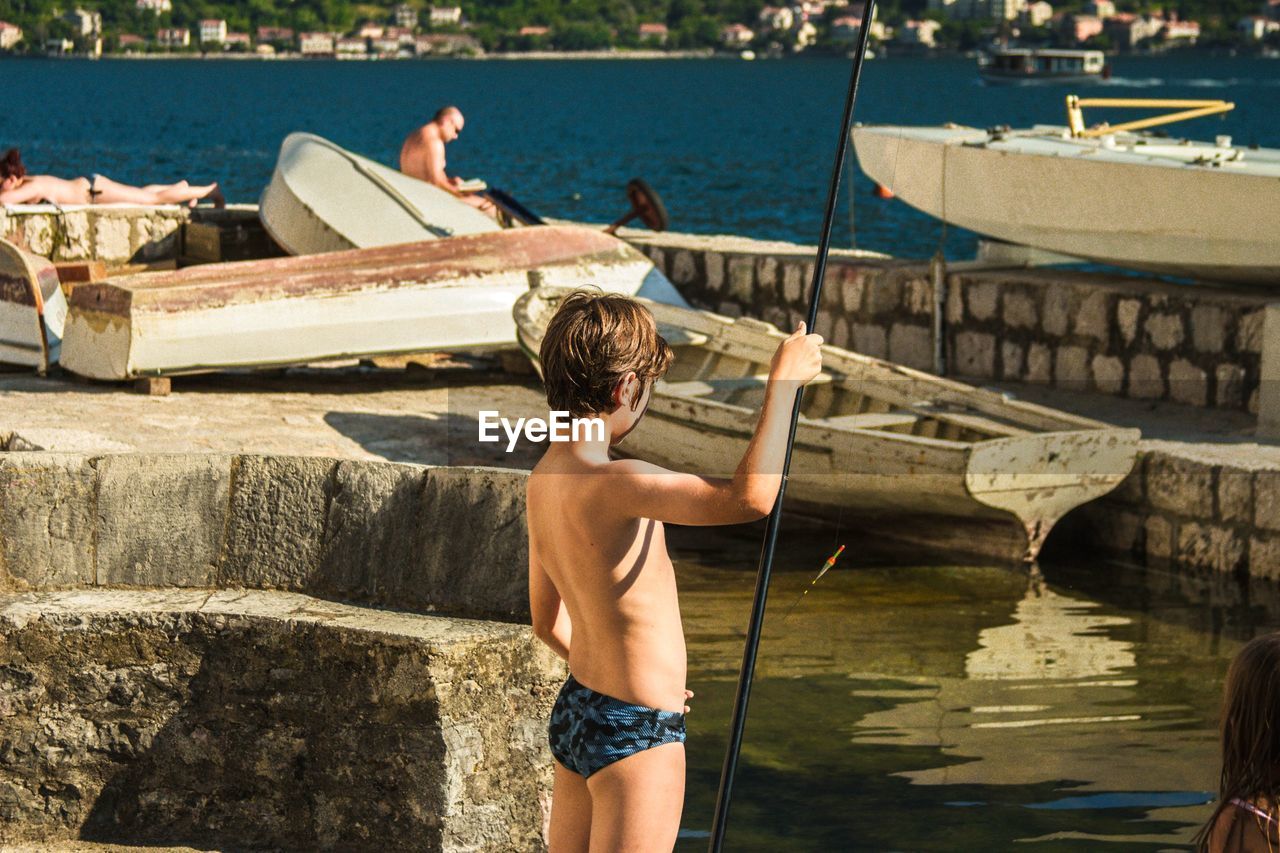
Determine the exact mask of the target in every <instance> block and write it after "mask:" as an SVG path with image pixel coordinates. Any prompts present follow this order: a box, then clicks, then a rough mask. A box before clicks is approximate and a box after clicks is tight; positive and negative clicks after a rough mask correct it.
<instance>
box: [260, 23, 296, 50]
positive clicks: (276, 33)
mask: <svg viewBox="0 0 1280 853" xmlns="http://www.w3.org/2000/svg"><path fill="white" fill-rule="evenodd" d="M258 44H273V45H277V46H283V45H289V44H293V30H292V29H291V28H289V27H258Z"/></svg>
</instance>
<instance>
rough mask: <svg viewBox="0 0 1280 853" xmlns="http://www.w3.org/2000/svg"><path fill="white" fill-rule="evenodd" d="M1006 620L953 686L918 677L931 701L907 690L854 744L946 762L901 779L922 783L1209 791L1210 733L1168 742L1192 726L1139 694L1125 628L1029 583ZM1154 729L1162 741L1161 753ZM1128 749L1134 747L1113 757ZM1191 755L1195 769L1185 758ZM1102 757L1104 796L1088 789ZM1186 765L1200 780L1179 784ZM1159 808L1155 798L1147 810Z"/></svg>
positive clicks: (986, 632)
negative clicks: (926, 753)
mask: <svg viewBox="0 0 1280 853" xmlns="http://www.w3.org/2000/svg"><path fill="white" fill-rule="evenodd" d="M1011 618H1012V620H1013V621H1012V622H1010V623H1009V624H1005V625H998V626H992V627H987V628H984V629H982V630H981V632H980V633H979V635H978V638H977V645H978V647H977V648H976V649H974V650H972V651H970V652H969V653H968V654H967V655H966V657H965V661H964V674H963V677H954V676H953V677H941V678H938V679H936V680H934V679H930V681H931V682H932V683H934V684H936V693H934V694H933V695H931V696H929V698H928V699H925V700H923V701H910V699H912V698H917V697H919V695H920V693H919V692H918V691H910V692H906V693H904V694H902V696H903V698H904V699H906V700H908V701H905V702H904V703H903V704H900V705H897V706H896V707H894V708H892V709H890V710H887V711H879V712H874V713H871V714H868V715H867V716H865V717H864V718H863V719H862V720H861V721H860V722H859V723H858V726H857V729H858V732H857V733H856V734H855V735H854V741H855V743H881V744H894V745H903V744H912V745H921V746H931V747H936V748H939V749H941V750H942V752H943V754H945V755H947V756H951V757H953V758H954V759H956V760H955V761H953V762H949V763H948V764H947V765H946V766H943V767H936V768H932V769H927V770H919V771H909V772H907V773H905V774H903V775H906V776H908V777H909V778H910V779H911V780H912V781H913V782H914V783H916V784H923V785H941V784H949V785H955V784H975V785H978V784H980V785H1030V784H1035V783H1039V782H1045V781H1060V782H1064V783H1067V782H1070V783H1076V784H1080V783H1085V784H1086V788H1085V789H1084V790H1085V791H1088V790H1090V789H1093V790H1129V791H1149V792H1161V791H1169V792H1173V791H1177V792H1183V793H1184V794H1185V793H1186V792H1199V791H1205V790H1208V789H1209V788H1210V787H1211V782H1212V773H1213V770H1212V768H1213V767H1214V766H1216V765H1215V761H1216V756H1215V753H1216V743H1215V740H1214V738H1213V735H1212V733H1211V732H1209V731H1195V732H1194V733H1187V732H1181V733H1179V732H1177V731H1176V730H1177V729H1178V728H1179V727H1180V726H1187V724H1188V723H1194V724H1199V723H1200V721H1199V720H1198V718H1196V717H1194V716H1192V715H1191V712H1190V709H1189V708H1188V707H1186V706H1185V705H1182V704H1174V705H1164V706H1160V705H1157V704H1155V703H1153V702H1152V701H1151V699H1150V697H1147V696H1143V695H1142V693H1141V691H1140V682H1139V679H1138V678H1137V677H1136V672H1135V670H1136V667H1137V660H1136V658H1135V655H1134V646H1133V644H1132V643H1131V642H1130V641H1128V640H1125V639H1120V638H1118V637H1117V636H1116V633H1117V632H1120V631H1123V630H1124V629H1126V628H1127V627H1128V626H1129V625H1130V624H1131V620H1130V619H1129V618H1127V617H1124V616H1117V615H1111V614H1108V613H1106V612H1104V610H1103V608H1102V607H1101V605H1099V604H1097V603H1096V602H1092V601H1087V600H1081V599H1075V598H1070V597H1068V596H1066V595H1063V594H1061V593H1058V592H1055V591H1054V590H1052V589H1049V588H1047V587H1045V586H1044V585H1043V584H1042V583H1041V582H1039V581H1038V579H1033V580H1032V582H1031V583H1030V584H1029V585H1028V589H1027V592H1026V594H1025V596H1024V597H1023V598H1022V600H1021V601H1019V602H1018V604H1017V605H1016V606H1015V608H1014V610H1013V613H1012V615H1011ZM922 686H924V685H922ZM1135 730H1141V731H1142V732H1143V734H1142V735H1134V734H1133V732H1134V731H1135ZM1166 731H1167V732H1169V734H1168V738H1169V742H1168V744H1167V745H1166V746H1165V747H1161V746H1159V743H1160V741H1161V740H1163V739H1164V736H1162V735H1161V734H1160V733H1161V732H1166ZM1135 741H1141V742H1144V743H1145V744H1146V746H1145V747H1144V748H1129V749H1123V748H1121V747H1122V746H1126V745H1129V744H1131V743H1133V742H1135ZM1175 742H1176V745H1177V748H1176V749H1175V748H1174V743H1175ZM1192 752H1194V753H1201V754H1202V760H1200V761H1197V760H1196V759H1192V758H1189V753H1192ZM1104 755H1105V756H1107V762H1108V764H1107V768H1106V778H1107V783H1106V787H1105V788H1104V787H1102V786H1100V785H1097V784H1096V783H1094V782H1093V780H1095V779H1097V778H1098V775H1099V774H1098V768H1097V764H1098V762H1099V760H1100V759H1099V756H1104ZM1196 766H1199V767H1202V768H1204V772H1203V773H1198V774H1194V779H1190V780H1189V779H1188V778H1187V776H1188V768H1191V767H1196ZM1188 797H1189V799H1188V802H1190V801H1194V799H1195V798H1194V797H1192V796H1190V795H1188ZM1166 804H1168V803H1165V802H1164V801H1161V800H1160V798H1159V797H1156V798H1154V799H1153V800H1152V803H1151V804H1150V805H1152V806H1153V807H1154V806H1155V805H1166ZM1184 804H1185V803H1184Z"/></svg>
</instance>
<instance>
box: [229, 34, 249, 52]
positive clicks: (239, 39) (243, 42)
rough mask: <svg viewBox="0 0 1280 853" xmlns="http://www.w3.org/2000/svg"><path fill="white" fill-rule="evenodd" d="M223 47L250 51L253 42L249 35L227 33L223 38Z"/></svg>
mask: <svg viewBox="0 0 1280 853" xmlns="http://www.w3.org/2000/svg"><path fill="white" fill-rule="evenodd" d="M222 46H223V47H226V48H232V49H240V50H246V51H247V50H249V48H250V47H251V46H252V40H251V39H250V38H249V34H248V33H231V32H229V33H227V34H226V35H225V36H223V37H222Z"/></svg>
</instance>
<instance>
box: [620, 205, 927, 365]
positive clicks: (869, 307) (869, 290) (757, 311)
mask: <svg viewBox="0 0 1280 853" xmlns="http://www.w3.org/2000/svg"><path fill="white" fill-rule="evenodd" d="M625 237H626V239H627V240H628V241H630V242H632V243H633V244H634V245H635V246H636V247H637V248H639V249H640V250H641V251H643V252H645V254H647V255H648V256H649V257H650V258H651V259H652V260H653V262H654V264H656V265H657V267H658V268H659V269H661V270H662V271H663V272H664V273H665V274H666V275H667V277H668V278H670V279H671V281H672V282H673V283H674V284H675V285H676V287H677V288H679V290H680V293H681V294H683V295H684V297H685V298H686V299H688V300H689V301H690V302H691V303H692V304H693V305H695V306H697V307H699V308H706V309H708V310H711V311H716V312H718V313H721V314H725V315H728V316H730V317H741V316H744V315H745V316H750V317H756V318H759V319H761V320H765V321H767V322H770V323H773V324H774V325H776V326H778V327H779V328H785V329H787V330H790V329H793V328H795V325H796V323H798V322H799V321H800V320H803V319H804V318H805V315H806V313H807V311H808V293H809V283H810V281H811V280H812V278H813V260H814V250H813V249H811V248H808V247H805V246H798V245H795V244H791V243H777V242H765V241H759V240H748V239H745V238H741V237H701V236H697V235H691V234H672V233H664V234H652V233H650V232H639V231H634V232H625ZM932 318H933V288H932V286H931V285H930V283H929V265H928V264H927V263H921V262H919V261H900V260H895V259H893V258H888V257H885V256H882V255H878V254H876V253H872V252H851V251H847V250H832V252H831V255H830V258H829V260H828V263H827V274H826V279H825V284H824V285H823V289H822V302H821V304H820V306H819V311H818V322H817V325H816V327H815V331H816V332H818V333H819V334H821V335H822V336H823V337H824V338H826V340H827V341H828V342H829V343H832V344H835V345H836V346H839V347H845V348H848V349H851V350H854V351H856V352H860V353H863V354H865V355H870V356H875V357H877V358H888V359H890V360H892V361H896V362H898V363H900V364H905V365H908V366H909V367H915V368H919V369H921V370H930V369H932V367H933V332H932V323H933V320H932Z"/></svg>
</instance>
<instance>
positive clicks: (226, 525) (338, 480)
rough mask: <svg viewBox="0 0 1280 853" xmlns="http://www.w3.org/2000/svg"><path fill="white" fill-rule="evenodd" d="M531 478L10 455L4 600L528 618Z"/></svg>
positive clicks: (317, 464) (326, 464) (1, 460)
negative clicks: (143, 589) (217, 597)
mask: <svg viewBox="0 0 1280 853" xmlns="http://www.w3.org/2000/svg"><path fill="white" fill-rule="evenodd" d="M525 477H526V474H525V473H524V472H520V471H511V470H506V469H498V468H426V467H422V466H417V465H403V464H397V463H390V462H361V461H354V460H343V461H337V460H330V459H323V458H317V457H285V456H275V457H262V456H231V455H219V454H140V455H133V454H106V455H101V456H96V455H84V454H61V453H35V452H31V453H8V454H4V455H2V456H0V590H6V589H7V590H10V591H22V590H31V589H54V588H66V587H74V586H80V585H97V586H126V587H128V586H161V587H162V586H177V587H201V588H205V587H214V586H216V587H222V588H226V587H245V588H251V589H280V590H289V591H293V592H305V593H308V594H311V595H316V596H321V597H330V598H338V599H343V600H348V601H353V602H362V603H369V604H386V605H391V606H395V607H397V608H401V609H406V610H413V611H416V612H420V613H431V612H437V611H447V612H451V613H458V614H460V615H464V616H469V617H484V618H498V619H507V620H510V619H518V620H525V619H527V618H528V589H527V583H528V581H527V578H526V573H527V570H528V543H527V540H526V538H525V533H524V524H523V518H524V480H525Z"/></svg>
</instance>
